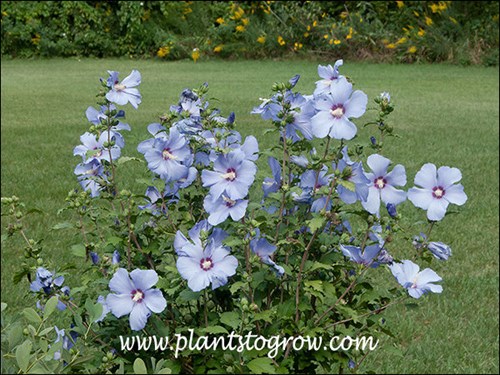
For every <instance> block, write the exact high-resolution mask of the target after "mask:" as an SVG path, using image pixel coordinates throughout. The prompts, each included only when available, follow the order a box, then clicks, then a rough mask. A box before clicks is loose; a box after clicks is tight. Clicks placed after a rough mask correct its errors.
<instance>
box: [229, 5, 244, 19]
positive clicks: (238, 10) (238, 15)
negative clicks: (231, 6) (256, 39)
mask: <svg viewBox="0 0 500 375" xmlns="http://www.w3.org/2000/svg"><path fill="white" fill-rule="evenodd" d="M244 14H245V11H244V10H243V9H241V7H238V8H236V10H235V11H234V15H233V16H232V17H231V18H232V19H233V20H239V19H240V18H241V17H243V15H244Z"/></svg>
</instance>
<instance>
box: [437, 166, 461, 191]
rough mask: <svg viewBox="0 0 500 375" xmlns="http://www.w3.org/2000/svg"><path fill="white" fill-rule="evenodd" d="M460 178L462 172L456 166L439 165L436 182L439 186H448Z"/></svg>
mask: <svg viewBox="0 0 500 375" xmlns="http://www.w3.org/2000/svg"><path fill="white" fill-rule="evenodd" d="M461 179H462V172H460V169H458V168H450V167H441V168H439V169H438V171H437V182H438V185H439V186H442V187H444V188H445V190H446V188H448V187H449V186H451V185H453V184H454V183H456V182H458V181H460V180H461Z"/></svg>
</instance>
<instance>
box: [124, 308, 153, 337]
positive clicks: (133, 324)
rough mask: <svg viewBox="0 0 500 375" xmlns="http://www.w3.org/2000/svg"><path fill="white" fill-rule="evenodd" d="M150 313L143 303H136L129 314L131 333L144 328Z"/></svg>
mask: <svg viewBox="0 0 500 375" xmlns="http://www.w3.org/2000/svg"><path fill="white" fill-rule="evenodd" d="M150 315H151V311H150V310H149V309H148V307H147V306H146V304H144V303H136V304H135V306H134V308H133V309H132V311H131V312H130V318H129V319H130V328H131V329H132V331H140V330H141V329H143V328H144V327H146V323H147V322H148V318H149V316H150Z"/></svg>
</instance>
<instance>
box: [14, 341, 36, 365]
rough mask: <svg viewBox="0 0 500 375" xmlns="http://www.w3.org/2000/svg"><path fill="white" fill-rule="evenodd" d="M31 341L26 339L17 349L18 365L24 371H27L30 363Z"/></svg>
mask: <svg viewBox="0 0 500 375" xmlns="http://www.w3.org/2000/svg"><path fill="white" fill-rule="evenodd" d="M31 347H32V344H31V341H30V340H26V341H25V342H23V343H22V344H21V345H19V346H18V347H17V349H16V361H17V365H18V366H19V368H20V369H21V371H22V372H26V370H27V369H28V365H29V364H30V353H31Z"/></svg>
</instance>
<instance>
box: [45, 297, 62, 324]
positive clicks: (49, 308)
mask: <svg viewBox="0 0 500 375" xmlns="http://www.w3.org/2000/svg"><path fill="white" fill-rule="evenodd" d="M58 302H59V298H57V297H56V296H54V297H51V298H50V299H49V300H48V301H47V303H46V304H45V308H44V310H43V320H47V318H48V317H49V316H50V315H51V314H52V313H53V312H54V311H55V309H56V307H57V303H58Z"/></svg>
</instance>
